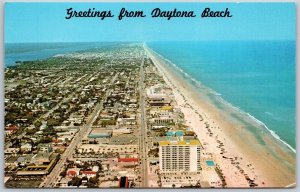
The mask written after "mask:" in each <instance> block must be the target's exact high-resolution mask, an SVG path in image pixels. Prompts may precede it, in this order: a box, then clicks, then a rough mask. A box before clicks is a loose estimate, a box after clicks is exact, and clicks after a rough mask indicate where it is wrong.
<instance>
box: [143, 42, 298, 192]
mask: <svg viewBox="0 0 300 192" xmlns="http://www.w3.org/2000/svg"><path fill="white" fill-rule="evenodd" d="M144 47H145V50H146V52H147V54H148V56H149V57H150V58H151V59H152V61H153V63H154V65H155V66H156V67H157V68H158V70H159V71H160V73H161V74H162V75H163V78H164V80H165V81H166V82H167V84H168V85H169V86H170V87H171V88H172V89H173V94H174V97H175V100H176V102H177V105H178V106H179V107H180V109H181V110H182V112H183V113H184V116H185V119H186V123H187V124H188V126H190V128H192V129H193V130H194V132H195V133H196V134H197V136H198V138H199V140H200V142H201V143H202V145H203V147H204V149H203V152H202V154H203V155H205V154H209V155H210V156H211V158H212V159H213V160H214V161H215V163H216V164H217V165H218V166H219V167H220V168H221V170H222V172H223V174H224V176H225V180H226V183H227V187H239V188H244V187H245V188H247V187H249V186H250V184H252V183H255V184H257V187H293V186H294V185H295V182H296V154H295V153H294V152H293V151H291V150H290V149H289V148H288V147H287V146H285V145H284V144H283V143H281V142H280V141H279V140H277V139H275V138H274V137H273V136H272V135H271V134H270V133H269V132H268V131H266V130H263V129H261V128H259V127H255V126H252V128H249V127H251V126H247V123H248V122H243V121H241V120H239V119H238V118H235V117H234V116H233V115H231V114H232V111H229V110H228V109H227V108H218V107H217V106H215V104H214V103H213V101H211V100H210V99H209V97H208V96H207V95H205V94H202V93H201V91H198V90H201V87H200V89H199V87H198V89H197V88H196V87H195V86H193V85H191V84H190V83H188V82H187V81H186V80H185V79H184V77H182V76H180V75H178V74H176V72H175V71H174V70H175V69H174V68H173V67H171V66H170V65H169V64H167V63H166V61H165V60H163V59H162V58H161V57H160V56H159V55H157V54H156V53H154V52H153V51H152V50H150V49H149V48H148V47H147V46H144ZM196 89H197V90H196ZM202 89H203V90H205V87H202ZM254 132H255V133H257V132H258V133H259V135H260V137H259V138H258V137H257V135H256V134H254Z"/></svg>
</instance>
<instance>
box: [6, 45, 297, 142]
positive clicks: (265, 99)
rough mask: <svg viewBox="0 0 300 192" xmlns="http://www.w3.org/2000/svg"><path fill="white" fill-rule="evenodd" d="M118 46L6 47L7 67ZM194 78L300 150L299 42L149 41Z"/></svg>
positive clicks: (158, 51)
mask: <svg viewBox="0 0 300 192" xmlns="http://www.w3.org/2000/svg"><path fill="white" fill-rule="evenodd" d="M111 44H114V43H39V44H30V43H27V44H6V45H5V66H10V65H14V64H15V62H16V61H26V60H36V59H44V58H48V57H52V56H55V55H57V54H65V53H71V52H75V51H83V50H88V49H94V48H99V47H103V46H108V45H111ZM147 45H148V46H149V47H150V48H151V49H153V50H154V51H155V52H157V53H159V54H160V55H162V56H163V57H164V58H166V59H168V60H170V61H171V62H172V63H173V64H175V65H176V66H177V67H178V68H180V69H182V70H183V71H184V72H185V73H187V74H188V75H189V76H190V77H191V78H193V79H195V80H196V81H198V82H200V83H201V84H203V85H205V86H206V87H209V88H211V89H213V90H214V91H215V92H217V93H219V94H220V95H221V97H222V98H223V99H224V100H226V101H227V102H229V103H230V104H232V105H233V106H235V107H237V108H239V109H241V110H242V111H244V112H246V113H249V114H250V115H251V116H253V117H255V118H256V119H257V120H259V121H261V122H263V123H264V124H265V125H266V126H267V127H268V129H270V130H272V131H274V132H275V133H276V134H277V135H278V136H279V137H280V138H281V139H282V140H283V141H285V142H286V143H288V144H289V145H290V146H292V147H293V148H295V147H296V136H295V135H296V114H295V113H296V98H295V94H296V92H295V86H296V85H295V84H296V83H295V79H296V76H295V75H296V74H295V71H296V65H295V42H294V41H199V42H149V43H147Z"/></svg>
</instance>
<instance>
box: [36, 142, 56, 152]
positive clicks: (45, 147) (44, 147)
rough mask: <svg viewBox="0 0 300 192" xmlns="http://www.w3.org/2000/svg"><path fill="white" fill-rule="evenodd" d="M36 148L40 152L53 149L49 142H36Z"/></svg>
mask: <svg viewBox="0 0 300 192" xmlns="http://www.w3.org/2000/svg"><path fill="white" fill-rule="evenodd" d="M37 148H38V150H39V151H40V152H42V153H50V152H51V151H52V150H53V148H52V145H51V144H44V143H41V144H38V146H37Z"/></svg>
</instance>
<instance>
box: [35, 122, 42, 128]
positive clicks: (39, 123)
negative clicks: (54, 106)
mask: <svg viewBox="0 0 300 192" xmlns="http://www.w3.org/2000/svg"><path fill="white" fill-rule="evenodd" d="M41 125H42V123H41V122H40V121H39V120H37V121H36V122H34V126H35V128H39V127H40V126H41Z"/></svg>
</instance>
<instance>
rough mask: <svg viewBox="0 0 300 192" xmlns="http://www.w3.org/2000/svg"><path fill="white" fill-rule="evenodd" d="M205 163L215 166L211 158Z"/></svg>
mask: <svg viewBox="0 0 300 192" xmlns="http://www.w3.org/2000/svg"><path fill="white" fill-rule="evenodd" d="M206 165H207V166H209V167H212V166H215V162H214V161H213V160H207V161H206Z"/></svg>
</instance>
